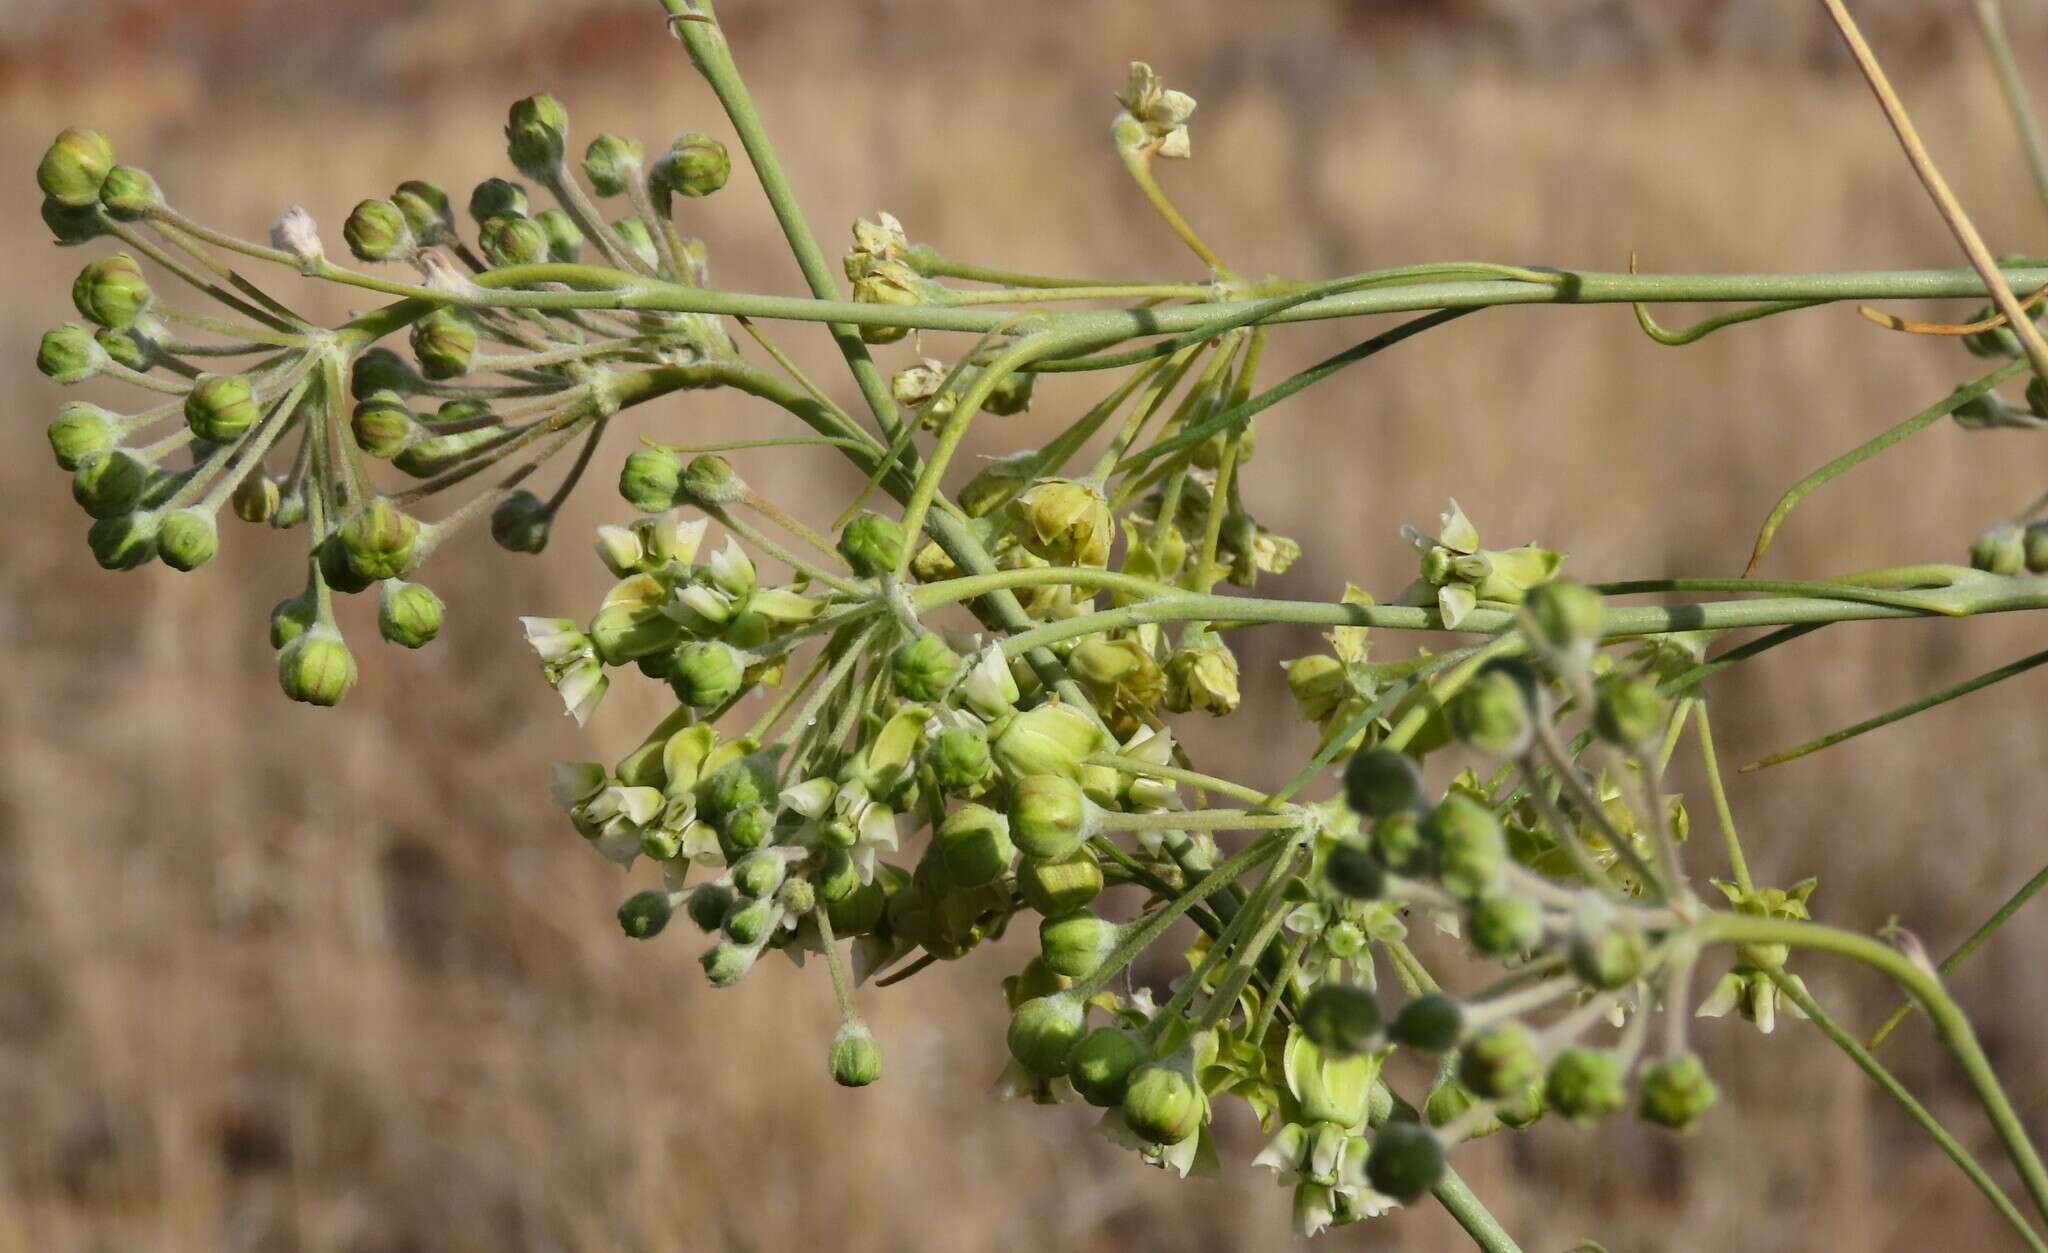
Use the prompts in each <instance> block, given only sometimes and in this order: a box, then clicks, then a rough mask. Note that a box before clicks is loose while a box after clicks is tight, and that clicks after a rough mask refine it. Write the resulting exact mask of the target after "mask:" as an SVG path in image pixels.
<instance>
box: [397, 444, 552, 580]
mask: <svg viewBox="0 0 2048 1253" xmlns="http://www.w3.org/2000/svg"><path fill="white" fill-rule="evenodd" d="M415 446H417V445H415ZM401 455H402V454H401ZM393 464H396V461H394V463H393ZM554 525H555V515H554V513H553V512H552V511H550V510H549V509H548V505H547V502H546V501H544V500H542V499H541V498H540V497H538V496H536V495H534V494H533V493H532V492H529V491H527V490H526V489H525V488H521V489H520V490H518V491H516V492H514V493H512V494H511V495H510V496H507V497H506V498H505V499H503V500H501V501H499V502H498V504H497V507H496V508H494V509H492V510H491V538H492V539H493V540H495V541H496V542H497V545H498V547H500V548H502V549H504V550H505V551H506V552H509V553H537V552H539V551H541V550H542V549H544V548H546V547H547V546H548V535H549V533H550V532H552V531H553V530H554Z"/></svg>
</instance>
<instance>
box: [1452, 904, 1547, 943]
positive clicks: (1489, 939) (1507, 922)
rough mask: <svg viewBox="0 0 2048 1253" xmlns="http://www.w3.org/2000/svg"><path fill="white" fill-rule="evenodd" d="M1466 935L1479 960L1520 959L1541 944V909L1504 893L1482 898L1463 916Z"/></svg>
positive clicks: (1536, 905)
mask: <svg viewBox="0 0 2048 1253" xmlns="http://www.w3.org/2000/svg"><path fill="white" fill-rule="evenodd" d="M1465 936H1466V939H1467V941H1468V942H1469V943H1470V944H1471V945H1472V951H1473V952H1475V953H1478V954H1479V955H1480V956H1482V957H1494V958H1503V957H1520V956H1522V955H1523V954H1525V953H1528V952H1531V951H1533V950H1534V949H1535V948H1536V946H1537V945H1538V944H1541V943H1542V942H1543V907H1542V906H1540V905H1538V904H1537V903H1536V902H1535V901H1534V900H1532V899H1530V898H1529V897H1526V896H1516V895H1512V894H1509V893H1505V892H1501V893H1492V894H1488V895H1485V896H1481V897H1480V898H1479V899H1478V900H1476V901H1474V902H1472V905H1471V908H1470V909H1469V910H1468V911H1467V912H1466V914H1465Z"/></svg>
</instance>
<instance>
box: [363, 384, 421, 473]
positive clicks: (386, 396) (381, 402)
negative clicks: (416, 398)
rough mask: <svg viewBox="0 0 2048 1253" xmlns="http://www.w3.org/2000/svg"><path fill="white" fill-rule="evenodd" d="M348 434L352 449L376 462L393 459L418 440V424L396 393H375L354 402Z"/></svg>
mask: <svg viewBox="0 0 2048 1253" xmlns="http://www.w3.org/2000/svg"><path fill="white" fill-rule="evenodd" d="M349 430H350V431H351V432H352V433H353V434H354V435H355V438H356V447H358V448H360V449H362V450H363V451H364V452H366V453H368V454H370V455H371V456H372V457H377V458H380V459H382V458H387V457H391V456H394V455H396V454H397V453H398V452H399V451H401V450H402V449H404V448H405V447H406V445H408V444H410V443H412V442H413V441H414V440H416V439H418V438H419V436H420V424H419V420H418V419H417V418H415V417H414V416H413V412H412V410H411V409H409V408H407V407H406V403H405V401H404V400H403V399H402V398H401V397H400V396H399V395H398V393H397V392H377V393H376V394H374V395H372V396H370V397H368V398H366V399H364V400H361V401H359V402H357V404H356V408H355V413H354V415H353V416H352V417H351V418H350V419H349Z"/></svg>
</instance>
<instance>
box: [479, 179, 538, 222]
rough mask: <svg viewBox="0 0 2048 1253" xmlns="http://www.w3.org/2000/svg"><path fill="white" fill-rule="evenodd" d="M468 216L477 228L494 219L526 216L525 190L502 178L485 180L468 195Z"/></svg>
mask: <svg viewBox="0 0 2048 1253" xmlns="http://www.w3.org/2000/svg"><path fill="white" fill-rule="evenodd" d="M469 216H470V217H471V218H472V219H473V220H474V221H475V222H476V224H477V225H478V226H482V225H483V224H484V223H486V222H488V221H490V220H491V219H492V218H495V217H518V218H523V217H525V216H526V188H524V187H521V186H520V185H519V184H518V183H515V182H513V181H511V180H510V179H504V178H487V179H485V180H484V181H483V182H481V183H478V184H477V185H476V190H474V191H472V192H470V193H469Z"/></svg>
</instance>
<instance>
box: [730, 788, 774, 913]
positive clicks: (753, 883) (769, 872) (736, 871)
mask: <svg viewBox="0 0 2048 1253" xmlns="http://www.w3.org/2000/svg"><path fill="white" fill-rule="evenodd" d="M750 808H760V807H758V806H751V807H750ZM741 812H742V813H744V812H746V811H745V810H742V811H741ZM737 816H738V815H735V817H737ZM782 878H783V863H782V855H781V854H780V853H770V852H753V853H749V854H747V855H746V856H744V857H742V858H741V859H740V860H739V861H738V862H737V863H735V864H734V865H733V868H732V886H733V888H734V890H736V891H737V892H739V894H740V895H741V896H746V897H751V898H753V899H754V900H757V901H758V900H766V899H768V898H769V897H771V896H773V895H775V889H777V888H779V887H781V886H782Z"/></svg>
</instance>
